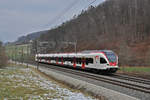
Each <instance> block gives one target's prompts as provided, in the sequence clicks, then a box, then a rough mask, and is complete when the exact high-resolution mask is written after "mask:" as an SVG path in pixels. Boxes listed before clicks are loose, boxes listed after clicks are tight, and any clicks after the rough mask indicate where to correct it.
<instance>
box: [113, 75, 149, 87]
mask: <svg viewBox="0 0 150 100" xmlns="http://www.w3.org/2000/svg"><path fill="white" fill-rule="evenodd" d="M112 77H114V78H119V79H123V80H128V81H133V82H137V83H143V84H147V85H150V80H148V79H142V78H138V77H133V76H129V75H122V74H113V76H112Z"/></svg>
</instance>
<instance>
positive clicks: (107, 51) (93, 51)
mask: <svg viewBox="0 0 150 100" xmlns="http://www.w3.org/2000/svg"><path fill="white" fill-rule="evenodd" d="M97 52H104V53H110V52H113V51H112V50H85V51H82V52H81V53H97Z"/></svg>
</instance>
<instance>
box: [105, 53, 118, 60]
mask: <svg viewBox="0 0 150 100" xmlns="http://www.w3.org/2000/svg"><path fill="white" fill-rule="evenodd" d="M105 54H106V56H107V58H108V60H109V62H117V57H116V55H115V54H114V53H113V52H105Z"/></svg>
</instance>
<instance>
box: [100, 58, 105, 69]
mask: <svg viewBox="0 0 150 100" xmlns="http://www.w3.org/2000/svg"><path fill="white" fill-rule="evenodd" d="M100 66H101V68H105V67H106V66H107V61H106V59H105V58H104V57H100Z"/></svg>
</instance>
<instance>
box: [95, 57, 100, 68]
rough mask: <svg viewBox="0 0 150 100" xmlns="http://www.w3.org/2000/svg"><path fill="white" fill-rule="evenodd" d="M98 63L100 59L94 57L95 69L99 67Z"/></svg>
mask: <svg viewBox="0 0 150 100" xmlns="http://www.w3.org/2000/svg"><path fill="white" fill-rule="evenodd" d="M99 63H100V57H99V56H95V67H96V68H98V67H99Z"/></svg>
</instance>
